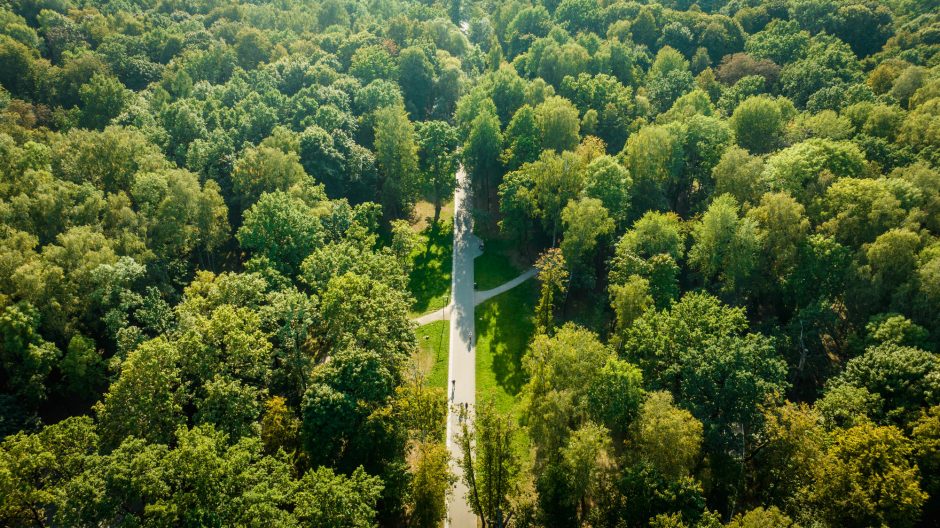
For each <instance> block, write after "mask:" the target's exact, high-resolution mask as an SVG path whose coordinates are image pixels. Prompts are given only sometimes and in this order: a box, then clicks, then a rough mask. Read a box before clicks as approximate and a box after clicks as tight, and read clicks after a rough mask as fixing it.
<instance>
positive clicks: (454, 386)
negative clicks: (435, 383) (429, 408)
mask: <svg viewBox="0 0 940 528" xmlns="http://www.w3.org/2000/svg"><path fill="white" fill-rule="evenodd" d="M456 393H457V380H455V379H452V380H450V401H454V395H455V394H456Z"/></svg>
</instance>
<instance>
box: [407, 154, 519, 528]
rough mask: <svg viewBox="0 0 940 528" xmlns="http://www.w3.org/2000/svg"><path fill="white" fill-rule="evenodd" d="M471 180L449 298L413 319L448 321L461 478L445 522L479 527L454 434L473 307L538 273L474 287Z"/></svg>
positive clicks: (460, 196)
mask: <svg viewBox="0 0 940 528" xmlns="http://www.w3.org/2000/svg"><path fill="white" fill-rule="evenodd" d="M469 187H470V181H469V179H468V178H467V174H466V173H465V172H464V170H463V167H461V168H460V170H459V171H458V172H457V189H456V190H455V191H454V249H453V251H454V253H453V266H452V270H453V271H452V273H451V288H450V291H451V299H450V304H448V305H447V306H445V307H444V308H441V309H440V310H436V311H433V312H431V313H427V314H424V315H422V316H421V317H417V318H415V319H412V321H414V322H415V323H416V324H417V325H418V326H423V325H426V324H429V323H433V322H435V321H444V320H449V321H450V354H449V360H448V367H447V379H448V380H450V382H449V383H448V385H447V395H448V400H449V404H450V405H449V409H450V410H449V411H448V413H447V448H448V449H449V450H450V453H451V456H452V457H453V460H452V462H451V468H452V469H453V471H454V473H455V474H456V475H457V477H458V480H457V484H456V485H455V486H454V489H453V490H452V491H451V494H450V495H448V497H447V521H446V522H445V528H476V526H477V519H476V516H475V515H474V514H473V512H472V511H471V510H470V505H469V504H468V503H467V498H466V495H467V486H466V485H465V484H464V483H463V481H462V480H461V479H460V476H461V471H460V468H459V467H458V466H457V464H456V459H458V458H460V457H461V456H462V453H461V452H460V448H459V447H458V446H457V442H456V435H457V433H458V432H459V430H460V422H459V420H460V418H459V415H458V414H457V410H458V409H459V408H460V406H461V405H464V404H466V405H468V406H469V408H470V409H471V411H472V408H473V405H474V404H476V335H475V332H476V330H475V329H474V317H473V312H474V310H473V309H474V307H475V306H476V305H478V304H480V303H482V302H484V301H486V300H488V299H490V298H492V297H494V296H496V295H499V294H500V293H503V292H505V291H508V290H511V289H512V288H515V287H516V286H518V285H520V284H522V283H523V282H525V281H527V280H529V279H530V278H532V277H534V276H535V274H536V269H535V268H532V269H529V270H527V271H526V272H524V273H522V274H521V275H519V276H518V277H516V278H514V279H512V280H510V281H508V282H506V283H505V284H501V285H499V286H497V287H495V288H493V289H491V290H486V291H475V290H474V287H473V282H474V280H473V259H475V258H476V257H478V256H480V254H481V251H480V239H478V238H477V237H476V236H475V235H474V234H473V218H472V216H471V214H470V211H469V210H468V207H467V206H468V205H469V203H468V202H469V196H468V194H467V191H468V189H469Z"/></svg>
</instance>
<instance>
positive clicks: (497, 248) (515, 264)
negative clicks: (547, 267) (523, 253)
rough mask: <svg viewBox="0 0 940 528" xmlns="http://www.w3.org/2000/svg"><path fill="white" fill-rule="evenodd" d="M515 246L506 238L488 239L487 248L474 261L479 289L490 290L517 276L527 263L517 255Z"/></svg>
mask: <svg viewBox="0 0 940 528" xmlns="http://www.w3.org/2000/svg"><path fill="white" fill-rule="evenodd" d="M515 250H516V248H515V246H514V245H513V244H512V243H511V242H509V241H506V240H498V239H497V240H487V241H486V250H485V251H484V252H483V254H482V255H480V256H479V257H477V259H476V260H475V261H474V268H473V273H474V280H476V282H477V289H478V290H489V289H491V288H495V287H497V286H499V285H500V284H503V283H504V282H506V281H509V280H512V279H514V278H516V277H517V276H518V275H519V274H520V273H522V272H523V271H525V269H526V267H527V266H526V264H523V263H522V262H520V261H521V260H522V259H521V258H520V257H519V256H518V255H517V253H516V251H515Z"/></svg>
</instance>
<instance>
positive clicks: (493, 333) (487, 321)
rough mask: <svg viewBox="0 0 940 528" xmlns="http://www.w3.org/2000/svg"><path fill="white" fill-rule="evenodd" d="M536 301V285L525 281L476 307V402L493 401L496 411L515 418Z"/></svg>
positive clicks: (523, 378) (523, 380)
mask: <svg viewBox="0 0 940 528" xmlns="http://www.w3.org/2000/svg"><path fill="white" fill-rule="evenodd" d="M536 300H537V288H536V285H535V283H533V282H531V281H528V282H525V283H523V284H521V285H519V286H517V287H516V288H513V289H512V290H509V291H508V292H505V293H503V294H501V295H497V296H496V297H494V298H492V299H490V300H488V301H486V302H485V303H483V304H481V305H479V306H477V309H476V333H477V345H476V347H477V403H479V402H481V401H482V400H483V399H485V398H493V399H494V400H495V403H496V408H497V409H498V410H500V411H501V412H508V413H512V414H513V415H516V416H518V409H517V407H518V402H517V396H518V394H519V391H520V390H522V385H523V384H525V373H524V372H523V370H522V356H523V355H525V351H526V347H527V346H528V345H529V340H530V339H531V338H532V334H533V332H534V331H535V325H534V323H533V321H532V312H533V310H534V309H535V303H536Z"/></svg>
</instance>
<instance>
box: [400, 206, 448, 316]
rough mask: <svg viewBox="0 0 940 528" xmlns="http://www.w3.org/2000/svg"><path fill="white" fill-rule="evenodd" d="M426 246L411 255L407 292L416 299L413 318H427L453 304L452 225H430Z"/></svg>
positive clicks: (412, 312) (425, 235)
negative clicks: (450, 303)
mask: <svg viewBox="0 0 940 528" xmlns="http://www.w3.org/2000/svg"><path fill="white" fill-rule="evenodd" d="M421 234H422V235H423V236H424V243H423V244H422V245H421V246H419V247H418V248H417V249H415V252H414V253H413V254H412V259H413V260H412V266H413V267H412V270H411V274H410V275H409V276H408V289H409V290H410V291H411V295H412V296H414V299H415V300H414V304H413V305H412V306H411V314H410V315H411V317H417V316H419V315H424V314H426V313H428V312H433V311H434V310H438V309H440V308H443V307H445V306H447V303H449V302H450V276H451V266H452V264H453V263H452V260H451V259H452V256H453V243H454V226H453V223H452V222H451V221H449V220H448V221H447V222H442V223H439V224H437V225H434V224H432V225H429V226H428V227H427V229H425V230H424V231H423V232H422V233H421Z"/></svg>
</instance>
